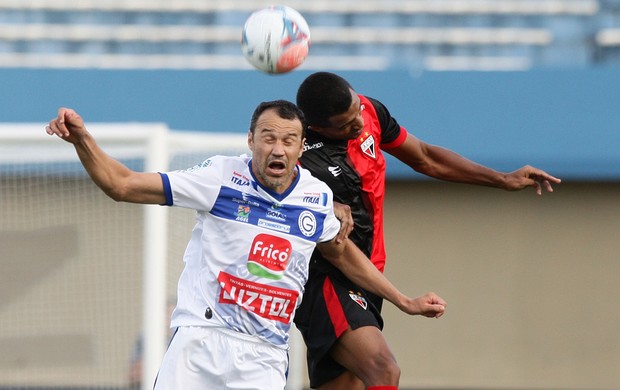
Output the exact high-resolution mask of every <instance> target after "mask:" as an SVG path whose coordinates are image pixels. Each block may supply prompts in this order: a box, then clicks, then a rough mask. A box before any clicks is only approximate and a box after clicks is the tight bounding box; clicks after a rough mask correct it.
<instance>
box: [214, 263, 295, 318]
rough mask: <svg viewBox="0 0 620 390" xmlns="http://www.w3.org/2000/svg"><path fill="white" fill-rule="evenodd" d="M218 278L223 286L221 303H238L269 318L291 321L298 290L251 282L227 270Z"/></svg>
mask: <svg viewBox="0 0 620 390" xmlns="http://www.w3.org/2000/svg"><path fill="white" fill-rule="evenodd" d="M217 280H218V282H219V283H220V287H221V290H220V299H219V303H221V304H230V305H238V306H240V307H242V308H243V309H245V310H247V311H249V312H252V313H255V314H256V315H258V316H261V317H263V318H266V319H268V320H273V321H279V322H282V323H285V324H290V323H291V316H292V314H293V310H294V309H295V306H296V305H297V299H298V298H299V293H298V292H297V291H295V290H288V289H285V288H280V287H273V286H269V285H267V284H262V283H255V282H250V281H249V280H245V279H241V278H238V277H236V276H233V275H230V274H228V273H226V272H220V274H219V275H218V277H217Z"/></svg>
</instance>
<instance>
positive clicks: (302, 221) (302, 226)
mask: <svg viewBox="0 0 620 390" xmlns="http://www.w3.org/2000/svg"><path fill="white" fill-rule="evenodd" d="M297 225H298V226H299V231H300V232H301V234H303V235H304V236H306V237H312V236H313V235H314V233H315V232H316V217H315V216H314V214H312V213H311V212H310V211H308V210H304V211H302V212H301V214H299V219H298V220H297Z"/></svg>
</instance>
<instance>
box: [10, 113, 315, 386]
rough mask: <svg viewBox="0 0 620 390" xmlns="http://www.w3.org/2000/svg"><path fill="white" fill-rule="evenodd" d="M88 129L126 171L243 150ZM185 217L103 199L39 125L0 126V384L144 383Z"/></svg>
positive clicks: (204, 139) (135, 127)
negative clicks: (134, 361) (137, 361)
mask: <svg viewBox="0 0 620 390" xmlns="http://www.w3.org/2000/svg"><path fill="white" fill-rule="evenodd" d="M89 129H90V130H91V132H92V133H93V134H94V135H95V138H96V139H97V140H98V142H99V144H100V145H101V147H102V148H103V149H104V150H105V151H106V152H107V153H109V154H110V155H112V156H113V157H115V158H117V159H119V160H120V161H122V162H123V163H125V164H126V165H128V166H130V167H131V168H132V169H134V170H138V171H164V170H174V169H183V168H188V167H191V166H193V165H195V164H197V163H200V162H202V161H203V160H204V159H206V158H207V157H209V156H212V155H216V154H226V155H239V154H243V153H249V150H248V148H247V142H246V135H245V134H215V133H193V132H178V131H169V130H168V129H167V127H166V126H165V125H161V124H136V123H127V124H90V125H89ZM193 225H194V212H193V211H191V210H184V209H180V208H167V207H161V206H154V205H148V206H141V205H133V204H126V203H117V202H114V201H113V200H111V199H109V198H108V197H106V196H105V195H104V194H103V193H102V192H101V191H100V190H99V189H98V188H97V187H96V186H95V185H94V184H93V183H92V181H91V180H90V179H89V178H88V176H87V175H86V173H85V171H84V169H83V168H82V166H81V164H80V163H79V160H78V159H77V157H76V154H75V150H74V148H73V147H72V146H71V145H70V144H68V143H66V142H63V141H61V140H59V139H57V138H56V137H50V136H48V135H47V134H45V131H44V125H42V124H41V125H39V124H35V125H30V124H4V125H0V262H1V264H2V272H1V273H0V329H2V332H1V334H0V389H2V390H4V389H34V388H36V389H68V388H71V389H128V388H140V386H142V388H143V389H148V388H152V383H153V379H154V376H155V374H156V371H157V368H158V366H159V363H160V359H161V356H162V355H163V352H164V350H165V347H166V342H167V338H168V332H167V326H168V321H169V317H168V315H169V313H168V311H167V310H166V304H167V302H169V301H174V300H175V299H176V284H177V279H178V276H179V274H180V271H181V269H182V266H183V264H182V254H183V251H184V249H185V246H186V244H187V241H188V240H189V237H190V233H191V229H192V227H193ZM298 337H299V336H298V335H297V336H296V337H294V338H293V342H295V340H297V341H296V343H298V344H300V343H299V338H298ZM138 340H141V343H139V344H138V346H139V345H142V346H143V348H138V347H137V343H138ZM295 356H297V357H296V358H295ZM140 357H143V359H141V362H142V365H143V369H142V370H141V371H140V370H135V369H136V368H139V367H133V368H132V359H134V358H140ZM302 360H303V353H302V354H301V357H300V354H299V353H297V354H293V360H292V365H291V375H292V378H293V379H292V381H293V382H294V383H292V384H290V385H289V388H290V389H293V388H301V387H302V386H301V381H302V380H301V379H300V378H301V377H302V375H301V373H300V371H301V370H302V369H305V368H304V367H303V363H302V362H301V361H302ZM132 370H133V371H134V372H133V374H132ZM136 371H139V372H138V373H136ZM132 375H133V376H134V378H133V379H132V378H131V376H132ZM136 378H138V379H139V378H144V379H146V380H147V382H145V381H143V383H142V385H139V384H138V383H137V382H139V380H138V379H136ZM132 383H133V384H132Z"/></svg>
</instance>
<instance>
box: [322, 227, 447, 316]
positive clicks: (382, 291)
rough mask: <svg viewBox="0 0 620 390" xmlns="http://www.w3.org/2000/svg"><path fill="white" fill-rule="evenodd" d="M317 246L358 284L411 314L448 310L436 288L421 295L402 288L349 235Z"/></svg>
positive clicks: (440, 314) (437, 312) (430, 313)
mask: <svg viewBox="0 0 620 390" xmlns="http://www.w3.org/2000/svg"><path fill="white" fill-rule="evenodd" d="M317 248H318V249H319V250H320V251H321V254H322V255H323V256H324V257H325V258H326V259H327V260H329V261H330V262H331V263H332V264H333V265H334V266H336V267H338V269H340V271H342V272H343V273H344V274H345V276H347V278H349V279H350V280H351V281H353V282H354V283H355V284H357V285H359V286H360V287H362V288H363V289H365V290H367V291H370V292H372V293H374V294H377V295H378V296H380V297H382V298H383V299H387V300H388V301H390V302H392V303H393V304H394V305H395V306H396V307H398V308H399V309H400V310H401V311H403V312H405V313H407V314H410V315H423V316H425V317H436V318H438V317H441V316H442V315H443V313H444V312H445V310H446V302H445V301H444V300H443V299H442V298H440V297H439V296H438V295H436V294H434V293H432V292H429V293H427V294H425V295H423V296H421V297H417V298H410V297H408V296H406V295H405V294H403V293H402V292H400V291H399V290H398V289H397V288H396V287H395V286H394V285H393V284H392V283H391V282H390V281H389V280H388V279H387V278H386V277H385V275H383V273H381V272H380V271H379V270H377V268H376V267H375V266H374V265H373V264H372V263H371V262H370V260H368V258H367V257H366V256H365V255H364V254H363V253H362V251H361V250H360V249H359V248H358V247H357V246H356V245H355V244H354V243H353V242H352V241H351V240H349V239H346V240H344V241H343V242H342V243H340V244H338V243H336V241H335V239H334V240H332V241H330V242H327V243H321V244H318V245H317Z"/></svg>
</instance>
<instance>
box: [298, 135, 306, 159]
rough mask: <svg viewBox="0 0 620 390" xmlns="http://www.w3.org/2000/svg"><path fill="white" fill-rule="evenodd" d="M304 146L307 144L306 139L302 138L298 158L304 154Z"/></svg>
mask: <svg viewBox="0 0 620 390" xmlns="http://www.w3.org/2000/svg"><path fill="white" fill-rule="evenodd" d="M304 146H306V139H305V138H302V139H301V148H299V154H297V158H299V157H301V155H302V154H304Z"/></svg>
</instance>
